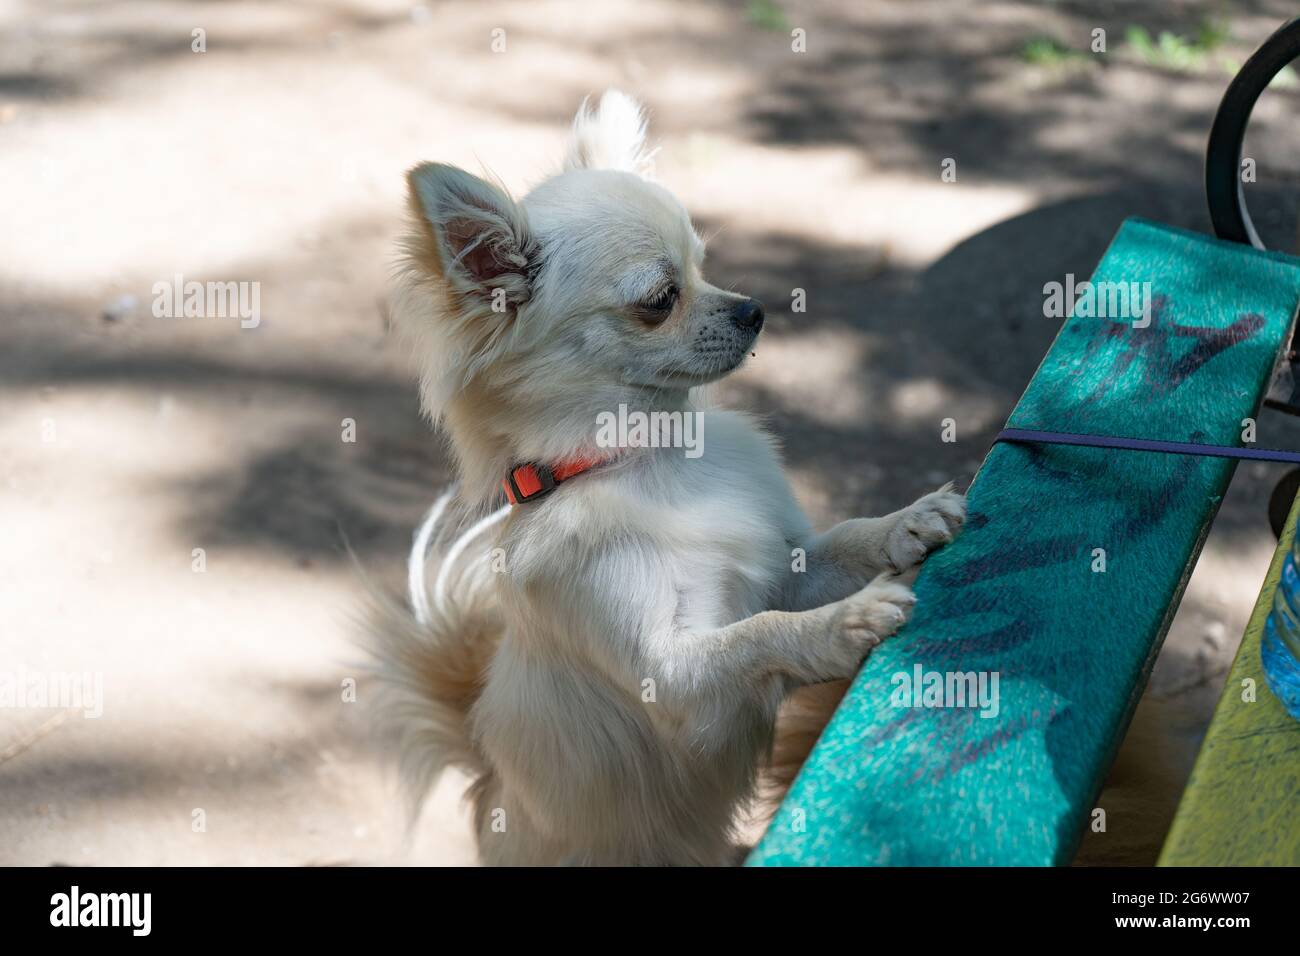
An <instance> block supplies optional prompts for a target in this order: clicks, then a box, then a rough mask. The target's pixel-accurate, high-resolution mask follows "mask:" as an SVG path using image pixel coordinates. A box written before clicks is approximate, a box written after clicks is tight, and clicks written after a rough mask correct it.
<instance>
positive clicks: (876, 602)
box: [824, 574, 916, 680]
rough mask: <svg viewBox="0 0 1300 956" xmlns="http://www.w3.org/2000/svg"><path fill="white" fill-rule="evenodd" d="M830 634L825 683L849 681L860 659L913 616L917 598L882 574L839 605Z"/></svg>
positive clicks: (905, 587)
mask: <svg viewBox="0 0 1300 956" xmlns="http://www.w3.org/2000/svg"><path fill="white" fill-rule="evenodd" d="M839 603H840V607H839V613H838V614H837V615H836V619H835V627H834V628H832V633H831V656H832V659H831V661H829V662H828V663H829V665H830V667H829V672H828V673H826V674H825V675H824V677H825V679H827V680H834V679H836V678H840V677H852V676H853V675H854V674H855V673H856V672H857V669H858V667H859V665H861V663H862V660H863V658H865V657H866V656H867V655H868V654H870V653H871V652H872V650H873V649H875V647H876V645H878V644H879V643H880V642H881V641H883V640H884V639H885V638H887V637H889V636H890V635H891V634H894V633H896V632H897V631H898V629H899V628H900V627H902V626H903V625H904V624H905V623H906V622H907V619H908V618H909V617H911V616H912V607H913V605H915V604H916V595H914V594H913V593H912V589H911V588H909V587H908V586H907V585H906V584H903V583H901V582H900V581H898V579H897V578H896V577H894V575H892V574H882V575H880V576H878V577H877V578H876V579H875V580H874V581H872V582H871V583H870V584H868V585H867V586H866V587H864V588H863V589H862V590H860V591H858V592H856V593H855V594H850V595H849V596H848V597H846V598H844V600H842V601H840V602H839Z"/></svg>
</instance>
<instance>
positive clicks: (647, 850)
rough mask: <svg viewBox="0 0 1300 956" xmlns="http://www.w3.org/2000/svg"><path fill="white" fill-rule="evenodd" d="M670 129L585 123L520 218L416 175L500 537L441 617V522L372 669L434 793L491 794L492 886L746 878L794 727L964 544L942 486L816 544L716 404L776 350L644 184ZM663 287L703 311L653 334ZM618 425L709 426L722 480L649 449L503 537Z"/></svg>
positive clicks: (448, 403) (461, 436) (422, 318)
mask: <svg viewBox="0 0 1300 956" xmlns="http://www.w3.org/2000/svg"><path fill="white" fill-rule="evenodd" d="M644 131H645V128H644V120H643V119H642V114H641V111H640V109H639V107H637V106H636V104H635V103H634V102H633V101H632V100H630V98H627V97H625V96H623V95H622V94H606V95H605V97H603V98H602V100H601V103H600V106H599V108H598V109H597V110H595V111H591V110H589V109H587V108H586V106H585V105H584V108H583V110H582V111H581V112H580V114H579V117H578V119H577V120H576V121H575V124H574V131H573V142H572V144H571V146H570V149H569V152H568V158H567V159H566V164H565V167H564V169H563V171H562V172H561V173H559V174H558V175H556V176H554V177H552V178H550V179H548V180H546V181H545V182H543V183H542V184H541V185H539V186H538V187H537V188H535V189H534V190H533V191H532V192H531V193H530V194H529V195H528V196H527V197H526V198H525V199H524V200H523V201H522V202H516V201H515V200H513V199H512V198H511V197H510V196H509V195H508V194H507V193H506V192H505V191H504V190H503V189H501V188H500V187H499V186H498V185H495V184H490V183H486V182H484V181H482V180H479V179H477V178H476V177H474V176H471V175H470V174H468V173H465V172H463V171H461V170H457V169H453V168H452V167H447V166H436V165H425V166H421V167H417V168H416V169H415V170H413V171H412V173H411V186H412V191H413V193H414V195H415V199H416V208H417V210H418V212H419V215H420V217H421V219H422V220H423V221H422V222H419V223H417V224H416V228H415V231H414V233H413V235H412V238H411V239H410V241H409V242H408V245H407V249H408V252H409V253H410V260H409V263H408V268H407V270H406V273H405V275H404V277H403V279H402V281H401V285H400V288H399V292H398V296H397V298H396V302H395V319H396V321H397V325H398V327H399V329H401V330H403V332H404V334H405V335H406V336H407V337H408V341H409V342H410V347H411V350H412V352H413V353H414V355H415V357H416V359H417V361H418V362H419V364H420V369H421V371H420V382H421V396H422V402H423V405H424V408H425V411H426V413H427V414H428V415H429V417H430V418H431V419H433V420H435V421H438V422H440V423H441V424H442V426H443V427H444V429H445V430H446V431H447V433H448V434H449V436H450V438H451V447H452V449H453V452H454V454H455V458H456V464H457V468H458V471H459V474H460V488H461V497H462V499H463V502H464V504H465V506H466V507H468V508H469V509H471V510H473V509H479V512H480V513H481V514H484V515H486V516H485V517H483V518H481V519H480V520H479V521H478V522H476V524H475V525H474V526H473V527H471V529H470V530H469V532H467V533H466V534H465V535H463V536H461V538H460V539H459V540H457V541H456V542H454V543H453V544H452V545H451V546H450V548H449V550H447V551H446V552H445V553H444V556H443V558H442V565H441V567H440V572H439V578H438V582H437V583H436V584H435V587H434V593H433V600H432V602H431V603H424V604H422V603H420V599H417V597H416V595H417V593H418V592H419V589H420V588H423V587H425V586H427V585H426V582H425V574H424V565H423V563H424V561H425V560H426V557H425V551H424V546H425V545H427V544H428V542H430V541H432V540H434V538H435V536H434V534H433V531H432V525H434V524H436V523H437V519H438V518H439V517H440V516H441V514H442V512H441V511H439V512H438V513H437V514H434V513H433V511H431V512H430V515H431V517H432V518H433V520H432V521H430V519H429V518H426V521H425V524H427V525H430V530H429V532H428V534H427V535H417V539H420V538H422V537H423V540H422V541H418V543H419V544H420V545H421V546H420V547H419V548H413V551H412V567H411V569H410V575H409V579H410V581H409V583H410V584H411V587H412V589H413V590H412V606H413V607H414V608H416V613H417V614H418V615H421V616H422V617H421V620H420V626H419V627H416V626H415V625H414V624H412V625H410V626H408V625H406V624H404V623H403V622H401V621H400V620H399V621H392V622H390V624H389V625H387V626H385V627H383V628H382V629H381V630H380V631H379V632H378V633H376V634H375V635H374V639H373V643H374V645H375V647H376V654H377V655H378V657H379V665H378V673H379V675H380V677H381V680H382V682H383V684H384V686H385V687H386V688H387V691H388V694H387V696H388V697H389V699H390V700H392V701H393V702H394V706H392V707H390V708H389V712H390V713H391V714H394V715H396V717H397V725H396V727H395V730H394V734H395V737H396V738H397V739H398V740H399V742H400V744H401V746H402V761H403V766H404V767H406V768H408V779H409V781H410V783H411V789H412V792H413V793H415V794H417V795H418V793H420V792H421V791H422V789H423V788H425V787H427V786H428V785H429V784H430V782H431V781H432V779H433V778H434V777H435V776H436V775H437V773H438V772H440V771H441V769H442V768H443V767H445V766H448V765H450V764H457V765H459V766H461V767H463V768H464V769H465V770H466V771H467V772H469V773H470V774H471V776H472V777H473V779H474V784H473V788H472V792H471V793H472V798H473V801H474V806H475V821H476V824H475V825H476V830H477V835H478V843H479V850H480V854H481V856H482V858H483V859H484V860H485V861H487V862H492V863H510V864H551V863H597V864H599V863H604V864H628V863H633V864H674V863H695V864H717V863H724V862H730V861H731V860H733V859H734V856H735V853H734V847H733V845H732V844H733V836H734V834H733V829H732V821H733V820H734V819H735V816H736V814H737V812H738V811H739V810H740V809H741V808H742V807H743V805H744V804H745V803H746V801H748V800H749V798H750V797H751V795H752V794H753V791H754V779H755V774H756V773H757V771H758V768H759V766H760V764H761V763H762V761H763V758H764V754H765V753H766V752H767V751H768V748H769V747H770V745H771V743H772V740H773V734H774V728H775V721H776V716H777V709H778V707H779V706H780V704H781V702H782V700H783V699H784V698H785V696H786V695H787V693H789V692H790V691H791V689H793V688H795V687H798V686H801V685H806V684H810V683H816V682H821V681H829V680H834V679H841V678H847V677H850V676H852V674H853V673H854V672H855V670H856V668H857V666H858V665H859V663H860V662H861V660H862V658H863V657H864V656H865V655H866V654H868V653H870V651H871V649H872V648H873V647H874V646H876V644H878V643H879V642H880V641H881V640H882V639H884V638H885V637H887V636H888V635H889V634H891V633H893V631H894V630H895V629H896V628H897V627H898V626H899V624H900V623H901V622H902V621H903V620H905V619H906V616H907V614H908V612H909V610H910V608H911V604H912V601H913V597H912V595H911V592H910V590H909V589H908V588H907V587H906V586H905V585H904V584H903V583H902V582H901V581H900V580H899V579H897V578H895V577H894V576H893V575H895V574H897V573H900V572H902V573H906V572H908V571H909V569H911V568H914V567H915V566H916V564H917V563H919V562H920V561H921V560H923V559H924V557H925V555H926V554H927V553H928V552H929V551H931V550H932V549H934V548H936V547H939V546H941V545H942V544H943V543H944V542H946V541H947V540H949V539H950V538H951V536H952V535H953V534H954V533H956V531H957V529H958V528H959V527H960V525H961V523H962V520H963V518H964V499H962V498H961V496H959V495H956V494H954V493H953V492H951V490H949V489H948V488H944V489H940V490H939V491H938V492H935V493H933V494H930V495H927V496H925V497H924V498H922V499H920V500H919V501H917V502H916V503H914V504H913V505H912V506H910V507H908V508H904V509H902V510H901V511H897V512H894V513H893V514H891V515H887V516H885V517H883V518H859V519H853V520H850V521H846V522H842V523H841V524H839V525H836V526H835V527H834V528H832V529H830V530H829V531H827V532H825V533H823V534H816V533H814V532H813V530H812V529H811V527H810V526H809V523H808V521H807V519H806V518H805V517H804V515H803V513H802V511H801V510H800V509H799V507H798V505H797V503H796V502H795V500H794V497H793V495H792V493H791V491H790V488H789V485H788V483H787V481H786V479H785V476H784V474H783V472H782V467H781V462H780V459H779V456H778V454H777V451H776V448H775V443H774V441H773V439H772V438H771V437H770V436H769V435H767V434H766V433H765V432H764V431H763V430H762V429H761V428H759V427H758V426H757V425H756V424H755V423H754V422H753V421H751V420H750V419H749V418H747V417H745V416H744V415H741V414H738V413H735V412H728V411H723V410H718V409H712V408H707V407H705V406H704V405H702V404H701V403H700V399H699V396H698V394H697V391H696V386H701V385H704V384H706V383H708V382H710V381H714V380H716V379H718V378H720V377H721V376H723V375H725V374H727V373H728V372H729V371H731V370H732V369H734V368H735V367H736V366H737V365H739V364H740V363H741V362H742V361H743V360H744V358H745V357H746V356H747V355H748V352H749V348H750V347H751V346H752V344H753V335H754V332H753V330H752V329H748V328H747V327H745V326H743V325H742V324H741V323H740V322H739V321H738V319H737V316H738V315H740V314H741V311H740V310H741V308H742V307H743V305H744V302H745V300H744V297H743V296H740V295H737V294H734V293H730V292H724V291H723V290H721V289H719V288H717V287H716V286H713V285H711V284H710V283H708V282H707V281H706V280H705V279H704V277H703V274H702V271H701V268H702V258H703V243H702V242H701V241H700V239H699V238H698V236H697V235H696V234H695V231H694V229H693V228H692V227H691V224H690V221H689V218H688V217H687V215H686V213H685V211H684V210H683V209H682V208H681V205H680V204H679V203H678V202H677V201H676V199H675V198H674V197H673V196H672V195H671V194H670V193H668V192H667V191H666V190H664V189H663V188H661V187H660V186H658V185H656V184H654V183H651V182H649V181H647V180H646V179H645V178H643V176H641V175H640V172H641V171H642V170H643V167H644V165H645V161H646V158H647V152H646V150H645V147H644ZM602 166H603V167H604V168H602ZM611 167H612V168H611ZM466 249H471V250H473V251H472V252H471V253H470V254H465V250H466ZM485 250H487V251H490V252H491V254H490V255H486V254H485ZM655 270H659V271H660V272H662V273H663V274H664V275H665V276H671V277H672V281H673V282H674V283H675V284H676V287H677V288H678V289H679V295H678V297H677V298H676V299H675V300H674V302H675V304H674V305H673V306H672V309H671V315H670V316H665V317H663V321H655V322H647V321H645V320H644V316H645V311H644V307H643V306H642V305H640V304H639V303H637V302H634V301H628V299H627V297H628V296H629V295H631V294H632V293H631V292H629V291H628V290H630V289H634V288H638V287H644V286H645V285H646V284H647V277H649V279H650V281H651V283H653V277H654V274H655ZM497 290H503V291H501V292H497V298H500V297H501V295H504V296H505V297H506V299H507V308H506V309H504V310H498V309H494V308H492V305H491V303H492V298H493V292H496V291H497ZM621 404H623V405H627V406H628V407H629V409H630V410H632V411H638V410H639V411H648V412H654V411H669V412H672V411H677V412H682V413H686V414H693V413H696V412H699V413H701V414H702V415H704V416H705V420H706V424H707V427H706V429H705V431H704V433H703V434H704V435H705V436H706V446H705V453H704V454H703V455H702V456H701V457H699V458H696V459H691V458H687V457H685V455H684V454H682V450H681V449H673V448H638V449H629V450H626V452H625V453H623V454H620V456H619V457H618V458H617V459H616V460H614V461H612V462H610V463H608V464H605V465H603V466H600V467H597V468H595V469H592V470H591V471H589V472H587V473H585V474H582V475H579V476H578V477H576V478H573V479H570V480H569V481H567V482H565V483H564V484H563V485H562V486H560V487H559V488H558V489H556V490H555V491H554V492H553V493H552V494H551V495H550V496H548V497H546V498H544V499H543V500H541V501H539V502H534V503H527V504H524V505H521V506H519V507H516V508H513V509H510V510H509V512H508V513H502V512H497V513H494V514H488V510H489V506H490V503H491V502H492V500H493V497H494V495H495V494H496V489H497V488H498V487H499V481H500V478H501V476H502V475H504V474H505V472H506V469H507V468H508V467H509V466H511V465H513V464H516V463H518V462H521V461H538V462H556V461H561V460H565V459H567V458H570V457H573V456H575V455H578V454H583V453H589V452H590V451H591V449H592V447H593V440H594V439H593V431H594V429H595V425H596V422H597V416H598V415H599V414H600V413H601V412H609V411H614V410H616V409H618V407H619V406H620V405H621ZM851 454H854V453H851V452H849V451H848V450H846V457H849V456H850V455H851ZM498 523H499V530H498V531H497V533H496V534H495V535H493V537H492V544H493V545H494V546H496V547H501V548H503V549H504V551H505V553H506V561H507V568H506V570H507V572H508V573H504V574H482V573H479V570H480V569H481V568H482V567H483V561H482V559H483V555H479V556H477V557H476V559H474V560H470V561H468V563H467V562H466V561H465V560H464V559H465V558H466V556H467V555H469V554H471V553H472V551H471V550H470V549H471V548H472V547H473V546H474V542H475V541H479V542H481V541H482V538H481V537H480V534H479V533H480V532H481V531H483V530H486V529H487V528H489V527H497V526H498ZM422 531H423V529H422ZM799 549H802V551H803V553H804V555H805V560H806V568H805V569H804V570H802V571H799V570H797V567H792V565H797V561H796V560H795V555H796V554H797V553H798V550H799ZM417 557H418V562H419V564H420V567H419V568H416V567H415V565H416V563H417ZM462 569H463V570H462ZM417 579H418V580H417Z"/></svg>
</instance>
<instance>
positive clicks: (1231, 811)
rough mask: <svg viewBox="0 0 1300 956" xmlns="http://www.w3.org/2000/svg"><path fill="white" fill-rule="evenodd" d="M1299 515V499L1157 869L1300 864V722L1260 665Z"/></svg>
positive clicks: (1211, 722) (1207, 733) (1274, 558)
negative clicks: (1275, 692) (1276, 693)
mask: <svg viewBox="0 0 1300 956" xmlns="http://www.w3.org/2000/svg"><path fill="white" fill-rule="evenodd" d="M1297 516H1300V499H1297V501H1296V503H1295V504H1294V505H1293V506H1292V509H1291V515H1290V517H1289V518H1288V520H1287V524H1286V528H1285V530H1284V531H1283V532H1282V537H1281V540H1280V541H1279V542H1278V546H1277V551H1276V552H1275V553H1274V555H1273V564H1272V566H1271V567H1270V568H1269V572H1268V577H1267V578H1265V580H1264V587H1263V589H1261V591H1260V592H1259V601H1258V602H1257V603H1256V604H1255V610H1254V613H1253V614H1251V617H1250V623H1249V624H1248V625H1247V626H1246V634H1245V637H1243V638H1242V641H1241V648H1240V649H1239V650H1238V651H1237V657H1236V660H1234V661H1233V664H1232V670H1231V671H1229V673H1228V680H1227V683H1226V684H1225V685H1224V688H1223V696H1222V697H1221V698H1220V699H1219V705H1218V707H1217V708H1215V711H1214V718H1213V719H1212V720H1211V721H1210V728H1209V730H1208V731H1207V732H1206V735H1205V741H1204V742H1203V743H1202V744H1201V752H1200V754H1199V755H1198V756H1197V758H1196V766H1195V768H1193V770H1192V776H1191V778H1190V779H1189V780H1188V782H1187V790H1186V792H1185V793H1184V794H1183V799H1182V802H1181V803H1180V804H1179V805H1178V812H1177V814H1176V815H1175V817H1174V823H1173V826H1172V827H1170V830H1169V836H1168V838H1167V839H1166V840H1165V847H1164V851H1163V852H1162V853H1161V855H1160V865H1161V866H1239V865H1253V866H1297V865H1300V826H1297V825H1296V808H1297V800H1298V799H1300V721H1298V720H1296V719H1295V718H1294V717H1292V716H1291V715H1290V714H1289V713H1288V712H1287V711H1286V710H1284V709H1283V707H1282V705H1281V704H1280V703H1279V702H1278V700H1277V698H1276V697H1275V696H1274V695H1273V692H1272V690H1271V689H1270V688H1269V685H1268V682H1267V681H1266V680H1265V679H1264V671H1263V668H1262V666H1261V663H1260V643H1261V638H1262V637H1263V635H1264V625H1265V622H1266V621H1267V620H1268V615H1269V611H1270V610H1271V609H1272V607H1273V600H1274V597H1275V596H1276V594H1277V589H1278V581H1279V579H1280V578H1281V576H1282V561H1283V559H1284V558H1285V557H1286V554H1287V552H1288V551H1289V550H1290V549H1291V546H1292V545H1293V544H1294V542H1295V534H1296V519H1297Z"/></svg>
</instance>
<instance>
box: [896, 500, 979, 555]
mask: <svg viewBox="0 0 1300 956" xmlns="http://www.w3.org/2000/svg"><path fill="white" fill-rule="evenodd" d="M965 523H966V496H965V495H961V494H958V493H957V492H955V491H953V490H952V486H951V485H945V486H944V487H942V488H940V489H939V490H938V491H933V492H931V493H930V494H928V495H925V496H924V497H922V498H920V499H918V500H917V501H915V502H913V503H912V504H911V505H909V506H908V507H906V508H904V509H903V511H902V512H901V513H900V514H899V516H898V521H897V523H896V524H895V525H894V527H893V529H892V530H891V531H890V532H889V538H888V542H887V544H886V557H887V558H888V559H889V565H890V567H891V568H892V569H893V570H894V571H895V572H902V571H906V570H908V569H909V568H913V567H915V566H916V565H918V564H920V563H921V562H922V561H924V560H925V559H926V557H927V556H928V555H929V554H930V552H932V551H937V550H938V549H939V548H941V547H943V546H944V545H945V544H947V543H948V542H949V541H951V540H952V539H953V538H955V537H956V536H957V533H958V532H959V531H960V530H961V527H962V525H963V524H965Z"/></svg>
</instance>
